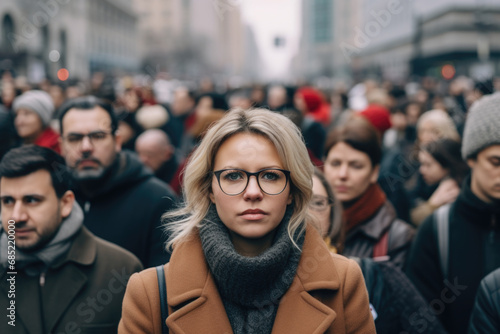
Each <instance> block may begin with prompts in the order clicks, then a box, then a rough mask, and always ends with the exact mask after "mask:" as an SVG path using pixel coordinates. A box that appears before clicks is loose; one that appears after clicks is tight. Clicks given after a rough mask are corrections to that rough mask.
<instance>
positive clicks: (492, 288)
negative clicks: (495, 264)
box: [481, 268, 500, 300]
mask: <svg viewBox="0 0 500 334" xmlns="http://www.w3.org/2000/svg"><path fill="white" fill-rule="evenodd" d="M481 289H482V290H483V291H484V293H487V294H489V295H491V294H495V293H498V292H500V268H498V269H497V270H495V271H493V272H491V273H489V274H488V275H487V276H486V277H484V278H483V279H482V281H481ZM498 298H499V300H500V297H498Z"/></svg>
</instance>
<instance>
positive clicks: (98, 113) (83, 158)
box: [61, 107, 121, 181]
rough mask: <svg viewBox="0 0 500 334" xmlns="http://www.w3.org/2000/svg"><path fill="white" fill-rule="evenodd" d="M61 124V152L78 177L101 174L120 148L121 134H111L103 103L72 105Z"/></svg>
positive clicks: (92, 177) (82, 179)
mask: <svg viewBox="0 0 500 334" xmlns="http://www.w3.org/2000/svg"><path fill="white" fill-rule="evenodd" d="M62 125H63V126H62V130H63V133H62V143H61V144H62V145H61V149H62V154H63V156H64V158H65V159H66V164H67V165H68V166H69V167H70V168H71V169H73V171H74V176H75V178H76V179H77V180H81V181H84V180H93V179H99V178H100V177H102V176H103V174H104V173H105V171H106V170H107V169H108V168H109V167H110V166H111V165H112V164H113V162H114V161H115V158H116V155H117V153H118V152H119V151H120V150H121V137H120V136H118V135H116V136H113V135H112V134H111V119H110V117H109V115H108V113H107V112H106V111H105V110H104V109H102V108H100V107H95V108H94V109H92V110H81V109H71V110H69V111H68V112H67V113H66V115H64V118H63V120H62ZM82 136H83V137H82Z"/></svg>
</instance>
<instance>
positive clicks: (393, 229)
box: [342, 201, 415, 269]
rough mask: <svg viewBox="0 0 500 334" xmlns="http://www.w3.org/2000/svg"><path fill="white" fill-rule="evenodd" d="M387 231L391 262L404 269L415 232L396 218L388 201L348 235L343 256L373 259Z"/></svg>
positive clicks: (388, 251) (388, 252)
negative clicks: (377, 245) (377, 246)
mask: <svg viewBox="0 0 500 334" xmlns="http://www.w3.org/2000/svg"><path fill="white" fill-rule="evenodd" d="M387 231H389V240H388V247H387V255H388V256H389V261H390V262H391V263H392V264H394V265H395V266H397V267H399V268H400V269H402V268H403V265H404V263H405V261H406V254H407V253H408V250H409V248H410V245H411V242H412V239H413V236H414V234H415V230H414V229H413V227H411V226H410V225H409V224H407V223H405V222H404V221H402V220H400V219H398V218H397V217H396V211H395V210H394V207H393V206H392V205H391V203H390V202H389V201H386V202H385V203H384V204H383V205H382V206H381V207H380V208H379V209H378V211H377V212H376V213H375V215H374V216H373V217H371V218H369V219H368V220H366V221H365V222H362V223H361V224H358V225H357V226H355V227H354V228H352V229H351V230H350V231H349V232H348V233H347V235H346V238H345V248H344V250H343V252H342V254H343V255H345V256H354V257H359V258H370V257H372V255H373V249H374V247H375V245H376V244H377V242H378V241H379V240H380V239H381V238H382V237H383V236H384V234H385V233H386V232H387Z"/></svg>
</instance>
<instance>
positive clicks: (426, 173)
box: [418, 151, 448, 185]
mask: <svg viewBox="0 0 500 334" xmlns="http://www.w3.org/2000/svg"><path fill="white" fill-rule="evenodd" d="M418 160H419V161H420V169H419V171H420V174H422V177H423V179H424V181H425V183H427V184H429V185H432V184H436V183H438V182H439V181H441V180H442V179H444V178H445V177H446V176H447V175H448V169H444V168H443V166H441V164H439V162H437V161H436V159H434V158H433V157H432V155H430V154H429V153H428V152H426V151H420V152H419V153H418Z"/></svg>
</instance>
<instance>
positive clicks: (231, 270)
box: [200, 205, 304, 334]
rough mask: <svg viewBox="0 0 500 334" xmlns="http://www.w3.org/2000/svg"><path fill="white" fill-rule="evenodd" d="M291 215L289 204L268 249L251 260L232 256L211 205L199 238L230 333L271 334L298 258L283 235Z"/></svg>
mask: <svg viewBox="0 0 500 334" xmlns="http://www.w3.org/2000/svg"><path fill="white" fill-rule="evenodd" d="M292 212H293V207H292V206H289V207H288V208H287V210H286V212H285V216H284V217H283V220H282V221H281V223H280V225H279V226H278V227H277V230H276V236H275V238H274V242H273V245H272V246H271V247H270V248H269V249H267V250H266V251H264V252H263V253H262V254H260V255H258V256H256V257H245V256H242V255H240V254H238V253H237V252H236V250H235V249H234V246H233V244H232V242H231V240H230V236H229V232H228V229H227V228H226V227H225V226H224V224H223V223H222V221H221V220H220V218H219V216H218V215H217V211H216V208H215V206H213V205H212V206H211V208H210V210H209V213H208V215H207V216H206V217H205V220H204V221H203V223H202V227H201V229H200V237H201V242H202V247H203V251H204V253H205V258H206V259H207V263H208V266H209V268H210V271H211V273H212V275H213V276H214V280H215V282H216V284H217V287H218V290H219V293H220V295H221V298H222V301H223V304H224V307H225V309H226V313H227V315H228V318H229V322H230V323H231V327H232V328H233V332H234V333H235V334H243V333H249V334H250V333H259V334H265V333H271V330H272V327H273V324H274V319H275V317H276V312H277V310H278V304H279V302H280V299H281V297H282V296H283V295H284V294H285V292H286V291H287V290H288V288H289V287H290V285H291V284H292V281H293V279H294V277H295V273H296V271H297V266H298V263H299V260H300V254H301V252H300V251H299V250H298V249H297V248H296V247H295V246H294V245H293V244H292V242H291V240H290V238H289V236H288V232H287V227H288V223H289V221H290V217H291V216H292ZM295 240H297V239H295ZM303 243H304V233H303V234H302V235H301V236H300V237H299V238H298V240H297V244H298V245H299V247H300V248H302V245H303Z"/></svg>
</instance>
